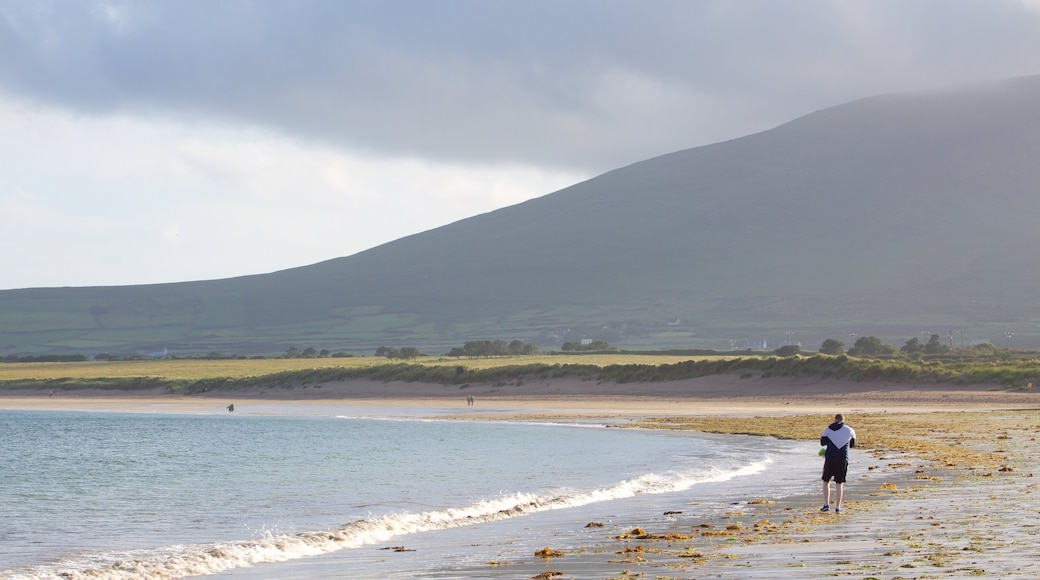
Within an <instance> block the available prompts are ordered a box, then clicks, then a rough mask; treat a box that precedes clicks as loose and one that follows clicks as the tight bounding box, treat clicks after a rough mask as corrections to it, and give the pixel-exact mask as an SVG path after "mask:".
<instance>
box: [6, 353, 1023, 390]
mask: <svg viewBox="0 0 1040 580" xmlns="http://www.w3.org/2000/svg"><path fill="white" fill-rule="evenodd" d="M717 374H737V375H739V376H741V377H747V378H750V377H761V378H769V377H799V376H815V377H820V378H832V379H842V380H850V381H875V380H877V381H887V382H913V383H952V384H990V385H999V386H1003V387H1004V388H1011V389H1032V388H1033V384H1038V385H1040V359H1037V358H1035V357H1029V358H1026V359H1023V360H1003V359H1001V358H999V357H989V358H986V359H981V360H980V359H972V360H948V361H945V362H943V361H938V360H934V361H912V360H906V359H893V360H875V359H869V358H857V357H848V356H845V355H842V356H826V355H813V356H796V357H776V356H747V355H745V356H739V357H737V356H728V357H727V356H693V355H665V354H653V355H651V354H646V355H643V354H626V353H611V354H582V355H579V354H569V355H550V354H542V355H532V356H515V357H500V358H488V359H456V358H450V357H443V356H441V357H419V358H418V359H416V360H414V361H408V362H405V361H400V360H398V361H391V360H388V359H385V358H381V357H352V358H316V359H234V360H209V359H175V360H147V361H96V362H67V363H0V388H9V389H23V388H29V389H40V388H54V389H62V390H68V389H83V388H93V389H122V390H139V389H150V388H157V387H165V388H168V389H171V390H173V391H181V392H193V391H198V390H213V389H237V388H246V387H256V386H278V387H286V388H289V387H293V386H299V385H307V384H319V383H323V382H335V381H343V380H351V379H358V378H367V379H373V380H382V381H390V380H400V381H406V382H424V383H430V384H463V383H471V382H472V383H498V382H509V381H523V380H526V379H528V378H530V377H538V378H539V379H544V378H547V377H567V376H569V377H582V378H583V379H589V380H603V381H613V382H616V383H639V382H657V381H675V380H682V379H688V378H695V377H703V376H709V375H717Z"/></svg>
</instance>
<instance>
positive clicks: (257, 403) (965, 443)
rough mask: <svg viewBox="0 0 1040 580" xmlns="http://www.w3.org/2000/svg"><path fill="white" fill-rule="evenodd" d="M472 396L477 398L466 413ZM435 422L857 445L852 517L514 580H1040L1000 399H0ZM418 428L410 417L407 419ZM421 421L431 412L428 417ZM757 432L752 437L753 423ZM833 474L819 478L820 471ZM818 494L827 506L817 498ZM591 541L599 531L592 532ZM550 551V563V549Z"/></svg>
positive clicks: (726, 381)
mask: <svg viewBox="0 0 1040 580" xmlns="http://www.w3.org/2000/svg"><path fill="white" fill-rule="evenodd" d="M468 396H472V397H473V398H474V404H473V405H472V406H469V405H467V402H466V399H467V397H468ZM232 403H233V404H234V405H235V408H236V412H241V413H292V412H303V411H306V410H308V409H309V410H311V411H315V410H319V409H317V408H316V407H315V406H320V407H324V408H327V409H320V410H322V411H335V410H336V409H335V407H344V408H350V409H355V410H356V409H364V408H368V409H374V410H377V412H379V413H389V414H393V413H394V412H395V411H394V410H395V409H396V410H399V411H400V412H402V413H405V412H407V413H413V414H414V413H416V412H419V413H427V414H429V415H430V416H437V417H442V418H444V417H448V418H454V419H459V420H488V419H495V420H516V421H521V420H562V421H567V420H589V419H595V420H599V421H603V422H607V423H613V424H617V425H618V426H631V427H643V428H667V429H694V430H701V431H708V432H718V433H748V434H755V435H762V436H777V437H782V438H792V439H801V440H816V439H818V438H819V434H820V432H821V431H822V429H823V427H825V426H826V425H827V423H828V422H829V420H830V418H831V417H832V416H833V414H834V413H836V412H841V413H844V414H845V415H846V417H847V421H848V423H849V424H850V425H852V426H853V427H855V429H856V430H857V434H858V438H859V442H860V446H859V448H858V449H857V450H856V451H855V452H854V455H853V459H852V461H854V462H861V463H865V464H867V472H866V475H864V476H863V477H862V478H858V479H856V480H850V481H849V483H848V484H847V486H846V497H847V500H846V510H845V513H843V514H840V515H835V514H833V513H827V514H824V513H820V512H819V511H818V510H819V505H820V503H821V498H820V497H819V495H818V494H817V495H811V496H810V495H807V496H805V497H797V498H779V499H778V498H768V497H766V498H733V505H732V510H730V511H728V512H726V515H724V516H722V517H720V518H717V519H715V520H714V521H701V520H698V519H695V518H694V517H693V516H687V515H685V514H683V513H682V509H681V508H680V509H677V510H675V511H674V512H673V513H669V514H646V519H645V520H644V521H634V522H622V523H616V524H615V526H614V527H613V528H608V529H602V530H598V531H595V535H594V537H595V538H596V540H595V542H594V543H595V546H594V547H592V548H588V549H584V550H581V551H580V552H579V553H568V552H565V551H564V552H560V553H558V554H553V555H549V556H538V555H535V554H534V553H532V554H530V556H529V557H528V558H522V559H517V560H515V561H508V562H492V563H488V564H487V565H488V570H487V571H488V576H489V577H492V576H494V577H515V578H637V577H644V578H694V577H697V578H702V577H719V578H735V577H747V578H816V577H833V576H849V577H855V578H886V579H896V578H949V577H977V576H987V577H1000V578H1017V577H1021V578H1033V577H1038V576H1040V546H1038V543H1037V531H1038V529H1040V525H1038V524H1037V520H1038V515H1040V502H1038V501H1037V496H1036V489H1037V480H1036V479H1035V478H1034V477H1033V471H1034V470H1035V469H1036V467H1035V466H1036V465H1037V460H1038V459H1040V445H1038V443H1037V439H1036V438H1037V435H1038V434H1040V413H1038V412H1037V409H1040V393H1034V392H1031V391H1029V390H1007V389H1003V388H1000V387H996V386H985V385H983V386H971V387H964V386H954V385H909V384H886V383H851V382H840V381H831V380H818V379H762V378H753V379H741V378H739V377H730V376H722V377H705V378H700V379H691V380H685V381H674V382H667V383H651V384H622V385H617V384H607V383H596V382H590V381H581V380H577V379H568V380H550V381H548V382H545V381H543V382H528V383H523V384H498V385H467V386H466V387H465V388H460V387H459V386H455V385H451V386H444V385H425V384H415V383H398V382H389V383H383V382H377V381H351V382H347V383H336V384H326V385H321V386H318V387H309V388H296V389H286V388H277V389H275V388H272V389H263V388H260V389H252V390H249V391H236V392H212V393H202V394H196V395H191V396H183V395H171V394H167V393H164V392H160V391H152V392H144V393H140V392H135V393H132V394H131V393H122V392H109V391H69V392H59V393H53V394H52V393H50V392H48V391H24V390H20V391H14V392H12V391H0V408H5V409H67V410H99V411H100V410H106V411H143V412H170V413H178V412H181V413H211V412H226V410H225V407H226V406H227V405H228V404H232ZM406 410H407V411H406ZM417 410H418V411H417ZM749 418H752V419H749ZM821 463H822V462H821ZM818 487H819V485H818V483H816V484H815V485H814V488H818ZM582 524H583V525H584V523H582ZM547 547H548V548H550V549H551V548H552V546H547Z"/></svg>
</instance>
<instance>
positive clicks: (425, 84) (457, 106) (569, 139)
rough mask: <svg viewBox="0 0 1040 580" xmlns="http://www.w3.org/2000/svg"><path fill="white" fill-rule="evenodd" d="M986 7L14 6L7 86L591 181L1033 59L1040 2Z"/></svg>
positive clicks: (1, 61)
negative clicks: (574, 173)
mask: <svg viewBox="0 0 1040 580" xmlns="http://www.w3.org/2000/svg"><path fill="white" fill-rule="evenodd" d="M992 4H993V5H992V6H991V3H985V5H982V4H979V3H962V2H953V3H951V2H945V1H921V2H912V3H907V2H903V1H897V0H891V1H879V2H871V3H854V2H832V1H815V2H813V1H810V2H805V1H793V0H789V1H777V2H750V3H733V2H724V1H704V2H678V1H664V2H656V3H654V5H653V6H652V8H650V7H646V6H644V5H642V4H639V3H634V2H581V1H578V2H567V3H559V2H548V1H543V2H538V1H535V2H528V3H523V4H522V5H513V4H508V3H488V2H477V1H449V2H437V3H429V2H403V3H400V2H395V3H385V2H350V3H343V2H322V1H313V0H312V1H306V0H302V1H300V2H293V3H262V2H217V3H214V2H208V1H206V2H202V1H199V0H195V1H192V0H184V1H178V2H150V3H128V2H127V3H123V2H94V3H89V2H83V3H72V4H69V3H51V2H46V1H41V2H33V3H25V4H18V3H16V4H9V5H6V6H5V7H3V8H0V10H3V14H4V16H5V18H3V19H2V20H0V22H5V23H6V30H4V31H3V33H0V38H6V39H7V40H6V41H0V54H2V55H6V56H0V86H2V87H4V88H6V90H8V91H13V92H15V93H18V94H22V95H31V96H32V97H33V98H43V99H47V100H49V101H52V102H56V103H60V104H61V105H62V106H68V107H72V108H76V109H78V110H82V111H91V112H110V111H114V110H120V111H124V112H125V111H136V112H138V113H141V114H159V115H171V114H172V115H178V116H186V117H189V116H198V117H202V118H207V119H208V118H217V119H221V120H223V121H225V122H233V123H242V124H245V125H250V126H263V127H266V128H268V129H270V130H273V131H277V132H282V133H285V134H288V135H295V136H298V137H300V138H303V139H306V140H310V139H319V140H322V141H324V142H326V143H328V144H331V145H333V146H339V147H347V148H350V149H354V150H364V151H368V152H370V153H373V154H378V155H391V156H399V157H400V156H417V157H424V158H438V159H442V160H447V161H452V162H466V161H470V160H473V161H478V162H482V163H501V162H506V163H522V164H537V165H555V166H557V167H573V168H580V169H581V170H584V171H605V170H609V169H611V168H613V167H616V166H617V165H620V164H624V163H628V162H632V161H635V160H638V159H642V158H645V157H648V156H651V155H655V154H659V153H665V152H668V151H671V150H674V149H677V148H682V147H689V146H695V145H702V144H706V143H708V142H712V141H716V140H720V139H725V138H729V137H732V136H734V135H739V134H745V133H749V132H754V131H760V130H764V129H767V128H769V127H771V126H773V125H776V124H779V123H781V122H784V121H786V120H789V118H790V117H791V116H794V115H800V114H804V113H808V112H811V111H812V110H814V109H817V108H821V107H824V106H829V105H834V104H838V103H840V102H843V101H846V100H850V99H854V98H859V97H863V96H869V95H871V94H874V93H877V92H888V91H891V90H905V89H917V88H927V87H928V86H938V85H942V84H948V83H955V82H959V81H962V80H978V79H979V78H980V77H983V78H991V77H998V76H1015V75H1018V74H1026V73H1027V72H1028V71H1029V70H1035V69H1036V68H1037V66H1038V63H1037V60H1036V57H1035V56H1032V55H1034V54H1038V53H1040V39H1038V38H1037V37H1040V35H1036V34H1033V32H1034V31H1035V25H1036V24H1037V21H1036V17H1035V13H1033V14H1034V16H1032V17H1031V20H1029V21H1028V22H1026V23H1023V22H1021V19H1022V17H1023V14H1029V13H1028V12H1027V11H1026V8H1025V7H1026V6H1027V4H1021V5H1019V4H1013V3H992ZM1016 6H1019V8H1018V9H1015V7H1016ZM1001 30H1003V31H1004V32H1003V33H1000V32H999V31H1001ZM1008 37H1010V38H1012V39H1015V40H1014V42H1016V43H1017V44H1018V47H1017V51H1016V52H1015V53H1013V54H1009V53H1008V47H1007V46H1004V44H1005V43H1007V42H1009V40H1008ZM1027 49H1035V50H1033V51H1032V53H1029V52H1025V51H1026V50H1027ZM713 119H719V121H718V122H711V120H713Z"/></svg>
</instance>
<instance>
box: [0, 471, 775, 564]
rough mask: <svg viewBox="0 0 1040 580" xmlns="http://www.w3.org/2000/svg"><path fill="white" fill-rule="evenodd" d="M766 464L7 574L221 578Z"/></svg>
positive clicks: (676, 487) (685, 484) (679, 486)
mask: <svg viewBox="0 0 1040 580" xmlns="http://www.w3.org/2000/svg"><path fill="white" fill-rule="evenodd" d="M770 462H771V461H770V460H769V459H765V460H762V461H759V462H757V463H754V464H750V465H747V466H745V467H742V468H738V469H729V470H718V469H716V470H702V471H699V472H689V473H672V474H668V475H655V474H645V475H642V476H639V477H636V478H633V479H629V480H625V481H621V482H618V483H617V484H614V485H611V486H608V487H601V488H595V489H588V490H580V491H573V492H563V491H561V492H552V493H546V494H542V495H537V494H527V493H518V494H514V495H508V496H503V497H500V498H497V499H492V500H484V501H478V502H475V503H472V504H470V505H466V506H462V507H453V508H446V509H440V510H432V511H423V512H405V513H399V514H393V515H388V516H383V517H379V518H374V519H362V520H357V521H354V522H351V523H348V524H345V525H343V526H339V527H334V528H330V529H326V530H321V531H304V532H297V533H292V534H271V533H268V534H266V535H265V536H264V537H259V538H256V539H252V540H247V541H241V542H226V543H210V544H193V545H176V546H166V547H163V548H157V549H149V550H135V551H128V552H105V553H99V554H92V555H85V556H79V557H76V558H74V559H66V560H63V561H60V562H57V563H54V564H47V565H34V566H29V567H22V568H15V569H11V570H3V571H0V577H3V578H8V579H10V580H43V579H65V580H80V579H99V580H121V579H130V578H141V577H147V578H161V579H166V578H170V579H172V578H183V577H187V576H203V575H208V574H216V573H220V572H224V571H227V570H231V569H234V568H243V567H249V566H256V565H259V564H265V563H273V562H284V561H288V560H294V559H297V558H306V557H310V556H319V555H322V554H328V553H332V552H336V551H339V550H345V549H350V548H357V547H360V546H366V545H372V544H379V543H384V542H388V541H390V540H393V539H395V538H398V537H400V536H405V535H408V534H414V533H417V532H425V531H432V530H443V529H449V528H456V527H461V526H471V525H476V524H482V523H487V522H493V521H498V520H505V519H509V518H516V517H520V516H525V515H529V514H533V513H537V512H541V511H546V510H555V509H565V508H574V507H579V506H584V505H588V504H592V503H597V502H606V501H612V500H620V499H625V498H630V497H633V496H635V495H637V494H658V493H670V492H677V491H684V490H687V489H690V488H692V487H693V486H695V485H697V484H700V483H710V482H721V481H727V480H730V479H733V478H736V477H740V476H745V475H752V474H755V473H759V472H761V471H763V470H764V469H766V467H767V466H768V465H769V463H770Z"/></svg>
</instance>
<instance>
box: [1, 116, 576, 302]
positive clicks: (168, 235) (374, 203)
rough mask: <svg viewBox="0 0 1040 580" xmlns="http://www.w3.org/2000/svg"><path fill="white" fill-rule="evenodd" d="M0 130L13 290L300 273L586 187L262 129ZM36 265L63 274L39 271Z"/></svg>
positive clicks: (63, 124)
mask: <svg viewBox="0 0 1040 580" xmlns="http://www.w3.org/2000/svg"><path fill="white" fill-rule="evenodd" d="M0 126H2V127H4V129H5V139H4V140H3V142H0V169H2V171H3V174H4V175H5V179H4V181H3V182H2V183H0V205H2V207H4V208H5V210H4V212H2V213H0V229H2V232H3V233H2V234H0V239H2V240H3V241H4V242H5V247H8V248H19V249H20V250H21V251H18V252H5V253H4V254H2V255H0V269H2V270H3V271H5V272H6V273H8V274H9V275H8V276H7V277H6V278H5V280H4V282H5V283H6V284H10V286H8V287H15V286H24V285H33V286H39V285H67V284H69V283H72V281H75V283H76V285H107V284H121V283H152V282H167V281H180V280H194V279H212V278H224V277H230V276H237V275H246V274H256V273H263V272H269V271H273V270H278V269H283V268H290V267H296V266H301V265H306V264H310V263H314V262H317V261H321V260H325V259H329V258H334V257H339V256H344V255H350V254H353V253H356V252H359V251H362V250H365V249H368V248H370V247H372V246H374V245H377V244H379V243H384V242H388V241H391V240H394V239H397V238H399V237H403V236H406V235H409V234H412V233H416V232H418V231H423V230H427V229H431V228H434V227H438V226H441V225H444V224H447V223H450V222H452V221H456V220H459V219H463V218H466V217H469V216H471V215H474V214H477V213H482V212H486V211H490V210H493V209H496V208H498V207H502V206H505V205H511V204H514V203H518V202H520V201H524V200H526V199H530V198H531V197H536V196H539V195H543V194H545V193H549V192H551V191H554V190H556V189H559V188H562V187H565V186H567V185H570V184H572V183H574V182H576V181H580V180H581V179H584V178H586V177H588V175H585V174H577V173H568V172H559V171H557V172H553V171H546V170H544V169H541V168H537V167H530V166H519V165H485V166H475V165H466V166H462V165H452V164H446V163H436V162H432V161H428V160H423V159H417V158H387V157H370V156H366V155H361V154H353V153H350V152H345V151H342V150H339V149H335V148H331V147H328V146H325V145H321V144H317V145H315V144H306V143H303V142H301V141H298V140H294V139H287V138H285V137H283V136H281V135H279V134H276V133H271V132H270V131H266V130H264V129H260V128H243V127H240V126H225V125H216V124H208V125H205V126H198V125H184V124H181V123H175V122H158V121H155V120H151V119H146V120H142V119H138V118H134V117H122V116H100V117H99V116H92V115H88V116H84V115H75V114H69V113H67V112H64V111H62V110H59V109H54V108H48V107H41V106H38V105H26V104H24V103H14V102H11V101H6V102H5V101H0ZM56 162H60V165H57V164H56ZM84 254H86V255H87V256H88V257H86V259H84V258H85V257H84ZM41 257H46V259H47V260H49V261H51V262H49V263H51V264H54V263H56V262H53V261H54V260H60V261H61V264H62V265H61V267H47V266H45V265H44V264H45V263H46V262H43V261H41ZM19 279H29V280H31V282H28V283H25V284H19V283H18V282H17V281H16V280H19Z"/></svg>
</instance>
